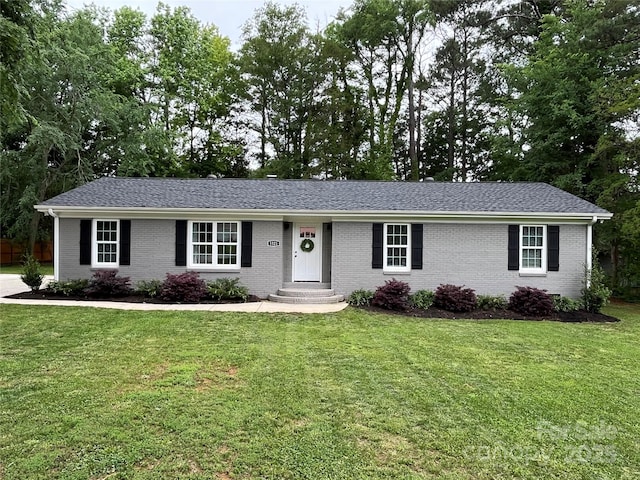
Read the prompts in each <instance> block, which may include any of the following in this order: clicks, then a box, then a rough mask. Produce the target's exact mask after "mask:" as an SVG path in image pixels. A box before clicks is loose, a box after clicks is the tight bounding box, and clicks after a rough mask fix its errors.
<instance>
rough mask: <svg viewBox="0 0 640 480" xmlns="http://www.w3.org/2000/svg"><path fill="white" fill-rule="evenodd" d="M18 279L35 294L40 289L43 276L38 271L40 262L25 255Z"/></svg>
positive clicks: (31, 256)
mask: <svg viewBox="0 0 640 480" xmlns="http://www.w3.org/2000/svg"><path fill="white" fill-rule="evenodd" d="M20 279H21V280H22V281H23V282H24V283H25V285H27V286H28V287H29V288H31V291H32V292H37V291H38V290H39V289H40V285H42V280H43V279H44V275H43V274H42V272H41V271H40V262H38V259H37V258H36V257H34V256H33V255H30V254H27V255H25V257H24V262H23V263H22V275H21V276H20Z"/></svg>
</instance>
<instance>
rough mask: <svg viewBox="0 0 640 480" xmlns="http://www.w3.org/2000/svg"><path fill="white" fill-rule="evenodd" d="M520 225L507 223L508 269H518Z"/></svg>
mask: <svg viewBox="0 0 640 480" xmlns="http://www.w3.org/2000/svg"><path fill="white" fill-rule="evenodd" d="M519 237H520V226H519V225H509V243H508V251H509V255H508V257H509V259H508V264H509V266H508V269H509V270H519V269H520V252H519V250H520V238H519Z"/></svg>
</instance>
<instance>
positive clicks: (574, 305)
mask: <svg viewBox="0 0 640 480" xmlns="http://www.w3.org/2000/svg"><path fill="white" fill-rule="evenodd" d="M552 300H553V309H554V310H555V311H556V312H575V311H577V310H580V307H582V302H580V301H579V300H574V299H573V298H570V297H563V296H561V295H558V296H554V297H552Z"/></svg>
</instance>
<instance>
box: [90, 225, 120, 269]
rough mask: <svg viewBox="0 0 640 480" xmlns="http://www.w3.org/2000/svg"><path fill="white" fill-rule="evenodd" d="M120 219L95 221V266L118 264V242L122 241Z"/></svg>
mask: <svg viewBox="0 0 640 480" xmlns="http://www.w3.org/2000/svg"><path fill="white" fill-rule="evenodd" d="M119 227H120V221H119V220H97V219H95V220H94V221H93V229H92V231H93V245H94V248H93V249H92V251H93V257H92V266H94V267H117V266H118V255H119V251H118V242H119V241H120V228H119Z"/></svg>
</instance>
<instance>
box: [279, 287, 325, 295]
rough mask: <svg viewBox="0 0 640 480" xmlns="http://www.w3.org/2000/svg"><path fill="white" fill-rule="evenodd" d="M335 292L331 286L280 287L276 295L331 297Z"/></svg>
mask: <svg viewBox="0 0 640 480" xmlns="http://www.w3.org/2000/svg"><path fill="white" fill-rule="evenodd" d="M335 294H336V292H335V291H334V290H333V289H332V288H322V289H320V288H317V289H315V288H314V289H310V288H281V289H279V290H278V295H281V296H283V297H332V296H333V295H335Z"/></svg>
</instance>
